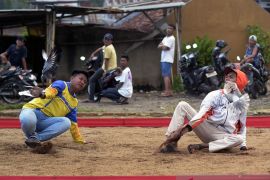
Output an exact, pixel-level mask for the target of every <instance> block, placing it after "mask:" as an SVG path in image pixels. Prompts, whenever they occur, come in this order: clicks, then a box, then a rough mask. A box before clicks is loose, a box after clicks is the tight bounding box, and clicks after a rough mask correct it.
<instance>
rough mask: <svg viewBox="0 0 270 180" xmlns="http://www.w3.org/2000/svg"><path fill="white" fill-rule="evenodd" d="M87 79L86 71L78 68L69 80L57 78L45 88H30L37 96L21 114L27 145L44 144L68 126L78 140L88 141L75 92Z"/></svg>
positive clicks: (82, 142) (82, 86)
mask: <svg viewBox="0 0 270 180" xmlns="http://www.w3.org/2000/svg"><path fill="white" fill-rule="evenodd" d="M87 82H88V77H87V73H86V72H85V71H79V70H75V71H73V72H72V75H71V78H70V82H65V81H62V80H58V81H55V82H53V83H52V84H51V85H50V86H49V87H48V88H46V89H45V90H43V89H41V88H34V89H32V90H31V94H32V95H33V96H34V97H36V98H34V99H33V100H31V101H30V102H28V103H27V104H25V105H24V106H23V108H22V111H21V113H20V117H19V119H20V123H21V128H22V130H23V132H24V134H25V136H26V140H25V143H26V145H27V146H29V147H30V148H36V147H37V146H41V144H42V143H41V142H44V141H47V140H50V139H52V138H54V137H57V136H59V135H60V134H62V133H64V132H65V131H67V130H68V129H70V132H71V135H72V137H73V139H74V141H75V142H76V143H81V144H85V143H86V142H85V141H84V140H83V138H82V136H81V134H80V131H79V128H78V125H77V106H78V100H77V98H76V93H77V92H79V91H81V90H83V89H84V88H85V86H86V85H87Z"/></svg>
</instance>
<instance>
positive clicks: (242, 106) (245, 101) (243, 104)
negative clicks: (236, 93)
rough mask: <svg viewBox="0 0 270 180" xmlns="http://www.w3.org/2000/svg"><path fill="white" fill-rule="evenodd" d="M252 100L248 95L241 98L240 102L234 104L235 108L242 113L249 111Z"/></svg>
mask: <svg viewBox="0 0 270 180" xmlns="http://www.w3.org/2000/svg"><path fill="white" fill-rule="evenodd" d="M249 102H250V98H249V95H248V94H247V93H246V94H244V95H243V96H241V97H240V98H239V100H237V101H235V102H233V106H234V107H235V108H237V109H239V110H240V111H243V110H245V111H247V110H248V107H249Z"/></svg>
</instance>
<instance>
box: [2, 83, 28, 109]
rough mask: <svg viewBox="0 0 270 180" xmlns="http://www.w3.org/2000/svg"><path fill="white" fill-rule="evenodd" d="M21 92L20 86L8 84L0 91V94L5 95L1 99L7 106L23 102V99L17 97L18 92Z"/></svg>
mask: <svg viewBox="0 0 270 180" xmlns="http://www.w3.org/2000/svg"><path fill="white" fill-rule="evenodd" d="M20 91H23V87H22V85H20V84H17V83H14V82H9V83H7V84H6V85H4V87H3V88H2V90H1V93H7V95H2V99H3V100H4V101H5V102H6V103H9V104H17V103H20V102H22V101H23V99H24V97H23V96H20V95H19V92H20Z"/></svg>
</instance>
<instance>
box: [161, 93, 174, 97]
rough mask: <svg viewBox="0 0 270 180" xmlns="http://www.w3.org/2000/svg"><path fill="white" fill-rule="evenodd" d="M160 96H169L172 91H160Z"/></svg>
mask: <svg viewBox="0 0 270 180" xmlns="http://www.w3.org/2000/svg"><path fill="white" fill-rule="evenodd" d="M160 96H161V97H171V96H172V93H171V92H162V93H161V94H160Z"/></svg>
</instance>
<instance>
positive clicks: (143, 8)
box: [119, 2, 186, 12]
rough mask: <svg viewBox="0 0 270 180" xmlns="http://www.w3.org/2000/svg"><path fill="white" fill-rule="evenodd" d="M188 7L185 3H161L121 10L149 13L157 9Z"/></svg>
mask: <svg viewBox="0 0 270 180" xmlns="http://www.w3.org/2000/svg"><path fill="white" fill-rule="evenodd" d="M184 5H186V3H185V2H171V3H160V4H149V5H143V6H132V7H122V8H119V9H121V10H123V11H124V12H136V11H149V10H157V9H167V8H177V7H181V6H184Z"/></svg>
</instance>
